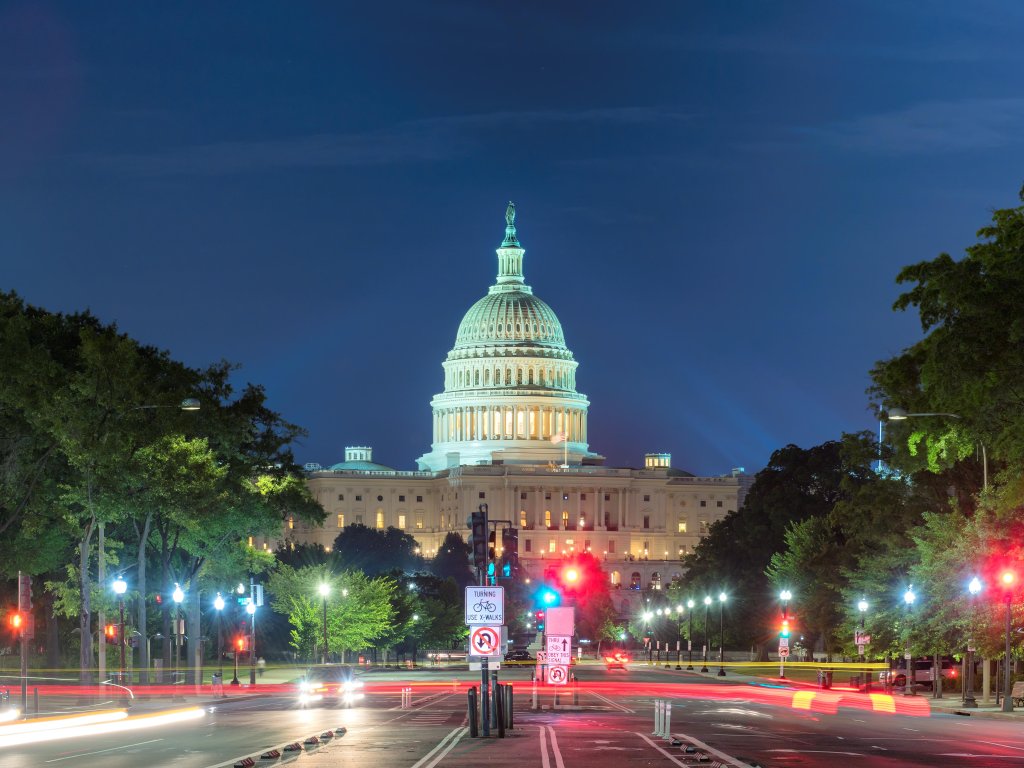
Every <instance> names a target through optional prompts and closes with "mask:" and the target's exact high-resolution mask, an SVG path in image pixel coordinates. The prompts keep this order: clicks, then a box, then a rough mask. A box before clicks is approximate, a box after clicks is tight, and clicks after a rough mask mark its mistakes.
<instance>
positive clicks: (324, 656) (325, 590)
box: [320, 584, 331, 664]
mask: <svg viewBox="0 0 1024 768" xmlns="http://www.w3.org/2000/svg"><path fill="white" fill-rule="evenodd" d="M330 591H331V587H330V585H328V584H321V585H320V597H322V598H323V599H324V650H323V653H321V654H320V663H321V664H326V663H327V593H328V592H330Z"/></svg>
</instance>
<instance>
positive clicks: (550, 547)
mask: <svg viewBox="0 0 1024 768" xmlns="http://www.w3.org/2000/svg"><path fill="white" fill-rule="evenodd" d="M555 551H557V550H555V540H554V539H551V540H550V541H549V542H548V552H555Z"/></svg>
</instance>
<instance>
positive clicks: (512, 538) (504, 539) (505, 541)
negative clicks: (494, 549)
mask: <svg viewBox="0 0 1024 768" xmlns="http://www.w3.org/2000/svg"><path fill="white" fill-rule="evenodd" d="M518 575H519V529H518V528H503V529H502V531H501V577H502V578H505V579H514V578H516V577H517V576H518Z"/></svg>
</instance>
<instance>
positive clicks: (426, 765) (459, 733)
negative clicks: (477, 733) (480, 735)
mask: <svg viewBox="0 0 1024 768" xmlns="http://www.w3.org/2000/svg"><path fill="white" fill-rule="evenodd" d="M468 731H469V729H468V728H456V729H455V730H454V731H452V732H451V733H449V734H448V735H447V736H445V737H444V738H443V739H441V741H439V742H438V743H437V746H436V747H434V748H433V749H432V750H430V751H429V752H427V754H425V755H424V756H423V757H421V758H420V759H419V760H417V761H416V762H415V763H413V766H412V768H434V766H435V765H437V764H438V763H439V762H441V760H442V759H443V758H444V756H445V755H447V754H448V753H449V752H451V751H452V749H453V748H454V747H455V745H456V744H458V743H459V740H460V739H461V738H462V737H463V736H465V735H466V733H467V732H468ZM445 742H448V744H447V746H445ZM435 752H436V753H437V756H436V757H434V753H435ZM432 757H433V758H434V759H433V760H431V758H432ZM428 760H429V761H430V762H427V761H428Z"/></svg>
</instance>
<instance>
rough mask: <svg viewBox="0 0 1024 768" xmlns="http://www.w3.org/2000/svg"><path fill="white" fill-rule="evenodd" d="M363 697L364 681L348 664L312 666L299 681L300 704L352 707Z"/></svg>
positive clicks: (304, 705) (306, 705)
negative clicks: (357, 677)
mask: <svg viewBox="0 0 1024 768" xmlns="http://www.w3.org/2000/svg"><path fill="white" fill-rule="evenodd" d="M362 698H363V681H362V680H358V679H356V674H355V669H353V668H352V667H350V666H348V665H347V664H324V665H321V666H317V667H310V668H309V669H308V670H307V671H306V674H305V675H303V677H302V680H301V681H300V682H299V705H300V706H303V707H308V706H311V705H316V704H335V705H337V704H341V705H342V706H346V707H351V706H352V705H353V704H354V703H355V702H357V701H359V700H360V699H362Z"/></svg>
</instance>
